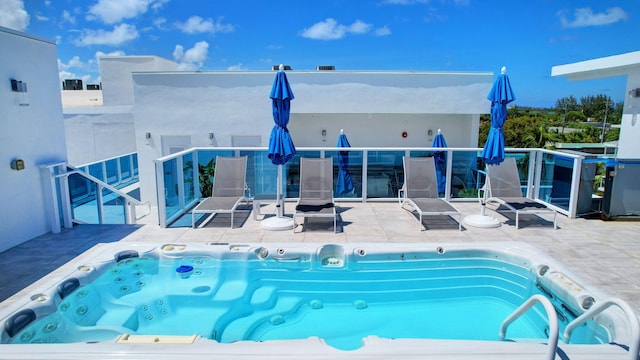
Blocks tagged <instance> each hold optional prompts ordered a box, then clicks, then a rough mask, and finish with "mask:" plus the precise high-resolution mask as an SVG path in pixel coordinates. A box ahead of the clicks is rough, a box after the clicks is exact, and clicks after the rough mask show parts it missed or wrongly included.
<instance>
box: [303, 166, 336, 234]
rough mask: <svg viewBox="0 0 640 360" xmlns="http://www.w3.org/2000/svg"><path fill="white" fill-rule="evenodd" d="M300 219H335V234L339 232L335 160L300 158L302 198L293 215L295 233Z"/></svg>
mask: <svg viewBox="0 0 640 360" xmlns="http://www.w3.org/2000/svg"><path fill="white" fill-rule="evenodd" d="M298 217H303V218H307V217H327V218H333V232H334V233H335V232H337V218H338V215H337V213H336V205H335V203H334V201H333V158H322V159H317V158H300V198H299V200H298V203H297V204H296V209H295V213H294V215H293V221H294V227H293V231H294V232H295V229H296V226H297V223H296V218H298Z"/></svg>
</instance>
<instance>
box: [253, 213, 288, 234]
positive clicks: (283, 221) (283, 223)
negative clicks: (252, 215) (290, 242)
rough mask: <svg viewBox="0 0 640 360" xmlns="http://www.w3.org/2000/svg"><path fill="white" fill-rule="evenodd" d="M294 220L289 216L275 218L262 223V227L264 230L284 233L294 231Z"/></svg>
mask: <svg viewBox="0 0 640 360" xmlns="http://www.w3.org/2000/svg"><path fill="white" fill-rule="evenodd" d="M293 226H294V224H293V219H292V218H290V217H288V216H282V217H279V216H273V217H270V218H266V219H264V220H262V221H261V222H260V227H261V228H262V229H264V230H272V231H284V230H291V229H293Z"/></svg>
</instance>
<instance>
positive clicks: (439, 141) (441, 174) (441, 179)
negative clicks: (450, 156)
mask: <svg viewBox="0 0 640 360" xmlns="http://www.w3.org/2000/svg"><path fill="white" fill-rule="evenodd" d="M431 147H434V148H446V147H447V142H446V141H445V139H444V135H442V133H441V132H440V129H438V133H437V134H436V136H435V137H434V138H433V142H432V143H431ZM445 155H446V154H445V152H444V151H434V152H433V160H434V162H435V164H436V178H437V180H438V192H440V193H443V192H444V191H445V187H446V186H447V174H446V172H447V170H446V166H447V164H446V157H445Z"/></svg>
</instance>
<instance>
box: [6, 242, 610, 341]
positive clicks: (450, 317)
mask: <svg viewBox="0 0 640 360" xmlns="http://www.w3.org/2000/svg"><path fill="white" fill-rule="evenodd" d="M100 271H102V272H101V273H100V274H99V275H96V277H95V279H93V280H92V281H90V282H87V283H86V284H84V285H82V286H79V287H78V288H77V289H75V290H73V291H72V292H70V293H69V294H68V295H65V296H64V298H63V299H62V300H61V301H60V302H59V304H57V306H56V308H54V309H53V310H52V311H51V313H50V314H48V315H46V316H41V317H40V316H39V317H38V320H35V321H33V322H32V323H30V324H29V325H28V326H25V327H24V328H23V329H21V331H20V332H19V333H18V334H17V335H16V336H14V337H13V338H12V340H11V342H12V343H76V342H103V341H112V340H113V339H115V338H116V337H118V336H119V335H121V334H139V335H193V334H197V335H200V336H202V337H204V338H207V339H212V340H215V341H218V342H220V343H232V342H236V341H242V340H253V341H266V340H276V339H280V340H283V339H305V338H308V337H312V336H315V337H319V338H322V339H323V340H324V341H325V342H326V343H327V344H328V345H330V346H333V347H335V348H337V349H341V350H354V349H358V348H360V347H361V346H362V339H363V338H365V337H367V336H371V335H374V336H378V337H382V338H392V339H394V338H418V339H420V338H425V339H427V338H428V339H460V340H499V339H498V329H499V327H500V324H501V323H502V321H503V320H504V319H505V318H506V317H507V316H508V315H509V314H510V313H511V312H513V311H514V310H515V309H516V308H517V307H518V306H519V305H520V304H522V303H523V302H524V301H525V300H526V299H527V298H529V297H530V296H532V295H534V294H539V293H541V291H540V289H539V288H538V286H537V282H536V274H535V272H534V271H532V268H531V264H530V263H528V262H527V260H523V259H519V258H515V260H514V259H511V260H509V261H506V260H505V259H500V258H497V257H496V256H495V255H492V254H489V253H485V252H469V251H465V252H459V253H457V252H455V251H450V252H447V253H446V254H435V253H433V252H402V253H389V254H384V253H379V254H371V255H368V254H365V253H364V252H363V253H360V254H359V255H357V254H350V255H348V256H320V257H318V256H315V255H314V254H313V253H306V252H285V251H284V250H281V249H278V252H276V254H274V255H271V254H269V252H268V251H267V250H265V249H262V248H260V249H256V250H255V251H254V252H251V253H250V256H248V257H247V258H243V259H236V258H234V257H233V256H226V257H225V256H213V255H207V254H198V253H185V254H177V255H175V256H169V257H166V256H157V254H153V253H150V254H147V255H145V254H142V255H140V256H139V257H138V256H134V257H129V258H126V259H123V260H120V261H119V262H117V263H115V264H112V265H109V267H106V266H105V267H103V268H101V269H100ZM83 282H85V281H84V280H83ZM554 305H556V310H557V311H558V312H559V314H562V316H561V318H564V319H563V321H562V322H561V324H560V325H561V328H562V327H564V326H565V325H566V323H567V322H568V321H571V320H572V319H573V318H574V316H573V315H572V314H571V311H570V309H568V308H567V307H566V306H563V305H562V304H560V303H554ZM547 332H548V325H547V320H546V315H545V313H544V311H543V308H542V306H539V305H537V306H535V307H534V308H533V309H532V310H531V311H529V312H528V313H527V314H526V316H524V317H522V318H520V319H519V320H517V321H516V322H514V323H513V325H512V326H511V327H509V330H508V333H507V337H508V338H511V339H546V338H547ZM608 341H609V334H608V333H607V331H606V329H604V328H603V327H602V326H600V325H598V324H596V323H593V322H590V323H589V324H588V325H587V326H583V327H581V328H580V329H578V330H576V331H575V333H574V335H573V337H572V342H573V343H606V342H608Z"/></svg>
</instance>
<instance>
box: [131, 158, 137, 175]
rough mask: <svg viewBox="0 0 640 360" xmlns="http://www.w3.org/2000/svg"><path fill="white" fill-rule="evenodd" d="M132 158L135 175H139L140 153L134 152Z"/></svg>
mask: <svg viewBox="0 0 640 360" xmlns="http://www.w3.org/2000/svg"><path fill="white" fill-rule="evenodd" d="M131 159H132V161H133V176H135V177H137V176H138V154H133V155H132V156H131Z"/></svg>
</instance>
